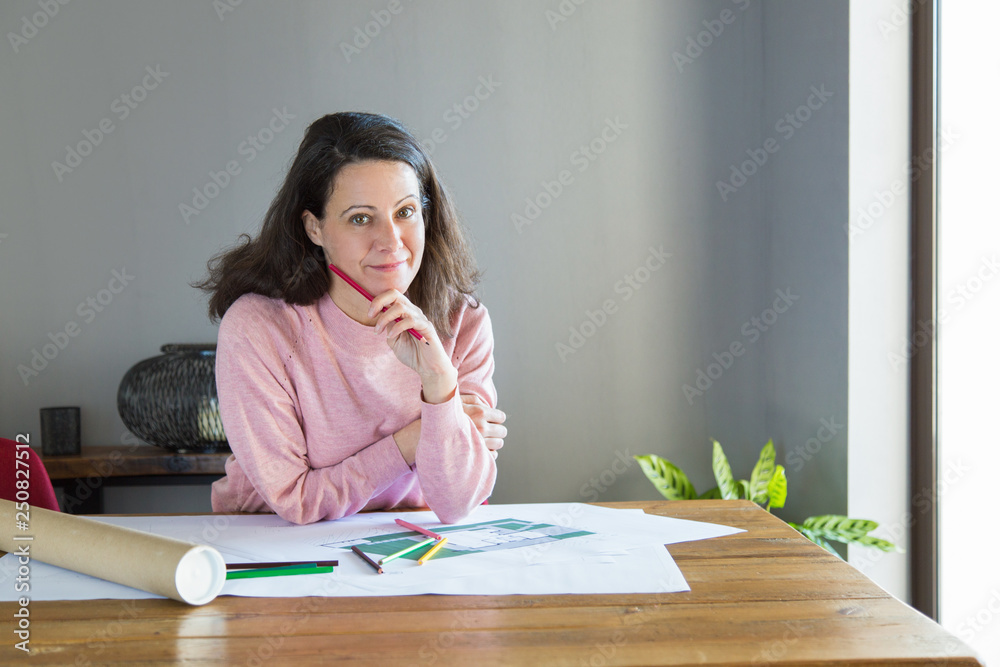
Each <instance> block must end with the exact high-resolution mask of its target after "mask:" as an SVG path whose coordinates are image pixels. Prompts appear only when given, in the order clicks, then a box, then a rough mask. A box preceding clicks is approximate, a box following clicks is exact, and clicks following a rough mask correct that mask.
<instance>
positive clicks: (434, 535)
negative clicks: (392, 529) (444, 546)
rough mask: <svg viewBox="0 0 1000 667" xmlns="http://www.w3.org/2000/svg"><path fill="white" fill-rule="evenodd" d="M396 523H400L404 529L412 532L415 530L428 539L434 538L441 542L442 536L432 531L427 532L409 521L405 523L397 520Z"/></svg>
mask: <svg viewBox="0 0 1000 667" xmlns="http://www.w3.org/2000/svg"><path fill="white" fill-rule="evenodd" d="M396 523H398V524H399V525H400V526H402V527H403V528H409V529H410V530H415V531H417V532H418V533H422V534H424V535H426V536H427V537H433V538H434V539H435V540H440V539H441V536H440V535H438V534H437V533H432V532H431V531H429V530H427V529H426V528H421V527H420V526H416V525H414V524H412V523H410V522H409V521H403V520H402V519H396Z"/></svg>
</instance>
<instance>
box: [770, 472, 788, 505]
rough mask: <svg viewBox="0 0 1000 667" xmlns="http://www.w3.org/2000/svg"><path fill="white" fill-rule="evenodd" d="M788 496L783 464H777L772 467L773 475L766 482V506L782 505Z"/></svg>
mask: <svg viewBox="0 0 1000 667" xmlns="http://www.w3.org/2000/svg"><path fill="white" fill-rule="evenodd" d="M787 497H788V478H787V477H785V466H783V465H780V464H779V465H777V466H775V468H774V475H772V476H771V479H770V481H768V483H767V498H768V502H769V504H768V508H769V509H770V508H771V507H784V506H785V499H786V498H787Z"/></svg>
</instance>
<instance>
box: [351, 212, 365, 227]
mask: <svg viewBox="0 0 1000 667" xmlns="http://www.w3.org/2000/svg"><path fill="white" fill-rule="evenodd" d="M351 222H352V223H353V224H355V225H363V224H365V223H367V222H368V216H367V215H364V214H359V215H355V216H353V217H352V218H351Z"/></svg>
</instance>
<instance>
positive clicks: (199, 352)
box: [118, 343, 229, 453]
mask: <svg viewBox="0 0 1000 667" xmlns="http://www.w3.org/2000/svg"><path fill="white" fill-rule="evenodd" d="M160 351H161V352H163V354H161V355H160V356H158V357H151V358H149V359H144V360H142V361H140V362H139V363H137V364H136V365H135V366H133V367H132V368H130V369H129V370H128V372H126V373H125V377H123V378H122V381H121V384H120V385H118V414H119V415H121V418H122V421H123V422H124V423H125V427H126V428H128V430H129V431H131V432H132V433H134V434H135V435H137V436H138V437H140V438H142V439H143V440H145V441H146V442H148V443H150V444H153V445H156V446H157V447H162V448H164V449H168V450H170V451H174V452H180V453H184V452H215V451H226V450H228V449H229V443H228V442H227V441H226V434H225V433H224V432H223V430H222V419H221V418H220V417H219V398H218V394H217V393H216V390H215V344H203V345H196V344H179V343H171V344H169V345H164V346H163V347H161V348H160Z"/></svg>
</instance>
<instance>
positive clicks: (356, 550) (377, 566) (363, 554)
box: [351, 547, 382, 574]
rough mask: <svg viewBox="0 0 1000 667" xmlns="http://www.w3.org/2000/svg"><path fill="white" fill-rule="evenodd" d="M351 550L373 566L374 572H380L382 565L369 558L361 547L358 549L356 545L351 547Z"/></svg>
mask: <svg viewBox="0 0 1000 667" xmlns="http://www.w3.org/2000/svg"><path fill="white" fill-rule="evenodd" d="M351 551H353V552H354V553H356V554H357V555H359V556H361V558H362V559H364V561H365V562H366V563H368V564H369V565H371V566H372V567H374V568H375V571H376V572H378V573H379V574H382V567H381V566H380V565H379V564H378V563H376V562H375V561H373V560H372V559H371V558H369V557H368V554H366V553H365V552H364V551H362V550H361V549H359V548H357V547H351Z"/></svg>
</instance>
